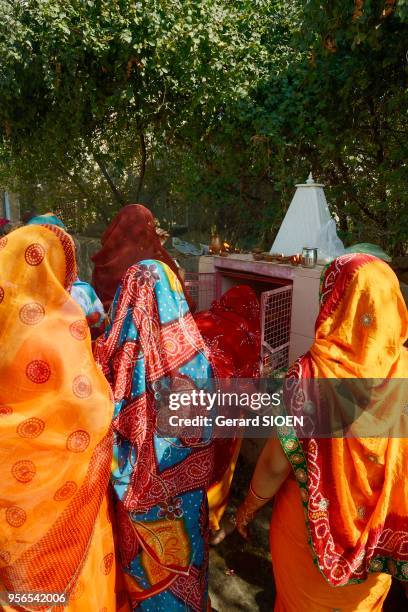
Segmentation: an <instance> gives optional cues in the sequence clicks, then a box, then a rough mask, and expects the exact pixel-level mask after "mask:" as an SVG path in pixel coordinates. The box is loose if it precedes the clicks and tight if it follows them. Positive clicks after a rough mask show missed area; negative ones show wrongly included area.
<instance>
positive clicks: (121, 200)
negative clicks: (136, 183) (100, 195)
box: [94, 154, 125, 206]
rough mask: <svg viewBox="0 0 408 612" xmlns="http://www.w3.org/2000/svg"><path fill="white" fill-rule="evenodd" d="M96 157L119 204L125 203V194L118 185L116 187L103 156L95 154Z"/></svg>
mask: <svg viewBox="0 0 408 612" xmlns="http://www.w3.org/2000/svg"><path fill="white" fill-rule="evenodd" d="M94 159H95V161H96V163H97V164H98V166H99V169H100V171H101V172H102V175H103V177H104V178H105V180H106V182H107V183H108V185H109V187H110V190H111V191H112V193H113V195H114V197H115V200H116V202H117V203H118V204H120V205H121V206H124V205H125V197H124V195H123V193H122V192H121V191H120V189H119V188H118V187H116V185H115V183H114V182H113V180H112V178H111V176H110V175H109V172H108V170H107V168H106V166H105V163H104V161H103V159H102V158H100V157H99V156H98V155H95V154H94Z"/></svg>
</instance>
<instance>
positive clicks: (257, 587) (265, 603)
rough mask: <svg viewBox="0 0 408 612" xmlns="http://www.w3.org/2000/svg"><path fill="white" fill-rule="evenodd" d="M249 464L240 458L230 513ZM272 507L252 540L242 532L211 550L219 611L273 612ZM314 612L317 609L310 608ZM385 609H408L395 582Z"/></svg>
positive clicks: (214, 600) (213, 591)
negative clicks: (270, 546) (270, 536)
mask: <svg viewBox="0 0 408 612" xmlns="http://www.w3.org/2000/svg"><path fill="white" fill-rule="evenodd" d="M250 471H251V469H250V468H249V469H248V466H246V465H245V464H244V462H243V461H241V460H240V461H239V463H238V466H237V470H236V477H235V479H234V485H233V490H232V495H231V504H230V509H229V511H230V512H234V511H235V509H236V507H237V505H238V504H239V502H240V500H241V499H242V498H243V495H244V492H245V490H246V486H247V483H248V482H249V478H250ZM270 515H271V507H265V508H264V509H262V511H261V512H260V513H259V514H258V515H257V517H256V520H255V521H254V523H253V525H252V537H251V539H250V543H247V542H245V541H244V540H243V539H242V538H241V537H240V536H239V534H238V533H236V532H234V533H233V534H231V535H230V536H228V537H227V538H226V539H225V540H224V542H222V543H221V544H220V545H219V546H217V547H213V548H211V550H210V598H211V606H212V609H213V610H214V611H217V612H235V611H236V612H272V610H273V605H274V598H275V588H274V582H273V573H272V565H271V561H270V556H269V546H268V530H269V521H270ZM310 612H313V610H310ZM384 612H408V599H407V598H406V597H405V593H404V589H403V587H402V586H401V583H399V582H398V581H395V583H393V586H392V588H391V591H390V593H389V595H388V598H387V601H386V604H385V606H384Z"/></svg>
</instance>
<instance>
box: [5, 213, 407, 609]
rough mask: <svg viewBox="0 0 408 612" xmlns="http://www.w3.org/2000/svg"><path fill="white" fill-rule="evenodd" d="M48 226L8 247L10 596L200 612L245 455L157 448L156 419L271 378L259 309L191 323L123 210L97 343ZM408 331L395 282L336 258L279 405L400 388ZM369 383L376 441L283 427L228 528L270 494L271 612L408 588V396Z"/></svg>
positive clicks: (152, 232) (232, 294)
mask: <svg viewBox="0 0 408 612" xmlns="http://www.w3.org/2000/svg"><path fill="white" fill-rule="evenodd" d="M51 217H52V216H48V217H42V218H39V219H37V220H36V221H33V222H31V223H30V224H28V225H26V226H24V227H20V228H18V229H16V230H14V231H12V232H11V233H9V234H8V235H7V236H5V237H3V238H2V239H1V240H0V341H1V347H2V352H1V356H0V422H1V426H2V429H1V443H0V456H1V465H2V479H1V481H0V516H1V523H0V525H1V526H0V592H1V591H4V592H7V593H33V592H39V593H59V594H61V595H63V596H64V597H66V600H67V603H66V604H65V608H64V609H67V610H70V611H71V610H72V611H77V610H78V611H88V610H89V611H92V612H93V611H95V612H111V611H114V610H118V611H119V612H120V611H123V612H127V611H133V610H139V609H140V610H146V611H161V610H162V611H163V612H170V611H177V610H180V611H181V610H192V611H197V612H200V611H205V610H207V609H209V607H210V605H209V600H208V584H207V581H208V544H209V538H210V533H211V530H213V532H214V534H213V535H215V536H216V534H217V530H219V529H220V522H221V517H222V515H223V512H224V510H225V506H226V503H227V499H228V492H229V487H230V484H231V479H232V475H233V470H234V466H235V463H236V459H237V456H238V453H239V446H240V442H239V441H238V440H228V441H225V440H212V438H211V432H205V431H204V432H202V434H201V435H200V436H196V437H194V438H192V437H185V436H184V434H183V433H178V434H175V437H172V438H168V437H162V436H160V435H159V434H158V432H157V427H156V426H157V418H158V414H159V413H160V409H161V408H162V407H163V406H166V405H167V403H168V398H169V395H170V393H173V392H177V391H180V390H188V389H201V388H210V387H211V385H212V383H213V381H214V380H216V379H219V378H223V379H228V378H236V377H245V378H253V377H257V376H259V355H260V328H259V325H260V324H259V321H260V313H259V303H258V300H257V297H256V295H255V294H254V292H253V291H252V290H251V289H250V288H248V287H235V288H233V289H231V290H230V291H229V292H227V294H225V295H224V296H222V298H221V299H220V300H218V301H217V302H215V303H213V305H212V306H211V308H210V310H209V311H206V312H201V313H194V304H193V302H192V300H191V298H190V297H189V296H188V293H187V291H186V289H185V286H184V283H183V279H182V278H181V276H180V273H179V270H178V268H177V266H176V265H175V263H174V262H173V260H172V259H171V257H170V256H169V255H168V253H167V252H166V251H165V250H164V248H163V246H162V244H161V241H160V237H159V235H158V233H157V231H156V225H155V221H154V218H153V216H152V215H151V213H150V212H149V211H148V210H147V209H146V208H144V207H143V206H141V205H129V206H126V207H125V208H123V209H122V211H121V212H120V213H119V214H118V215H117V216H116V217H115V219H114V220H113V221H112V222H111V224H110V225H109V227H108V229H107V230H106V232H105V234H104V235H103V237H102V246H101V250H100V251H99V252H98V253H97V254H96V255H95V256H94V258H93V260H94V265H95V267H94V275H93V286H94V289H95V290H96V293H97V294H98V296H99V298H100V299H101V301H102V303H103V306H104V308H105V311H106V312H109V317H108V322H107V326H106V329H105V331H104V332H103V334H102V335H101V336H99V337H98V339H97V340H96V342H94V344H92V342H91V335H90V329H89V325H88V322H89V318H88V320H87V316H86V312H85V309H84V307H83V304H81V303H80V300H76V299H75V292H73V291H72V287H73V285H74V283H75V282H78V279H77V267H76V256H75V245H74V242H73V240H72V238H71V237H70V236H69V234H68V233H67V232H66V231H65V229H64V228H63V226H61V224H60V223H57V222H53V219H52V218H51ZM407 335H408V315H407V310H406V306H405V303H404V301H403V298H402V296H401V293H400V290H399V285H398V281H397V279H396V277H395V275H394V274H393V272H392V270H391V269H390V268H389V267H388V266H387V265H386V264H385V263H383V262H381V261H380V260H378V259H376V258H374V257H371V256H368V255H347V256H343V257H341V258H338V259H337V260H335V261H334V262H333V263H332V264H331V265H330V266H329V267H328V269H327V270H326V271H325V274H324V278H323V281H322V306H321V311H320V314H319V317H318V319H317V322H316V339H315V342H314V344H313V346H312V347H311V349H310V351H309V352H308V353H307V354H306V355H305V356H304V357H302V358H301V359H300V360H298V361H297V362H296V363H295V364H294V366H293V367H292V368H291V369H290V371H289V372H288V375H287V378H286V382H285V387H284V396H285V406H286V409H287V411H288V412H291V411H292V412H296V411H297V410H299V397H302V396H303V399H305V395H307V388H306V387H305V384H306V383H305V381H306V380H308V379H311V378H343V379H350V389H351V391H350V392H351V393H353V392H354V391H355V380H356V379H360V380H362V379H371V381H373V379H391V378H395V379H405V378H407V376H408V356H407V351H406V349H405V348H404V346H403V345H404V342H405V341H406V338H407ZM353 385H354V386H353ZM372 386H373V382H371V392H370V398H371V401H372V402H374V409H375V410H376V414H377V415H380V421H381V422H382V423H383V424H384V430H383V431H381V437H364V436H363V435H360V436H357V435H356V434H354V435H351V434H350V435H346V436H343V437H340V438H336V439H329V438H324V439H319V438H318V437H316V436H315V437H313V436H308V437H305V438H302V437H297V435H296V432H294V431H293V430H288V429H282V430H281V431H280V432H279V438H277V439H273V440H270V441H268V442H267V443H266V445H265V447H264V450H263V452H262V454H261V456H260V458H259V461H258V464H257V466H256V469H255V472H254V475H253V478H252V481H251V485H250V487H249V491H248V494H247V496H246V498H245V500H244V502H243V504H242V505H241V507H240V508H239V509H238V512H237V515H236V526H237V528H238V530H239V532H240V533H241V534H242V535H243V536H244V537H248V524H249V523H250V521H251V520H252V518H253V517H254V516H255V513H256V511H257V510H258V509H259V508H261V507H262V506H263V505H264V504H265V503H267V502H268V501H269V500H270V499H272V498H273V497H275V498H276V500H275V507H274V510H273V518H272V523H271V556H272V562H273V571H274V575H275V582H276V586H277V599H276V604H275V609H276V610H279V611H281V610H282V611H286V612H292V611H293V612H295V611H296V612H299V611H302V610H311V611H312V612H319V611H320V610H322V611H323V610H336V609H337V610H342V611H343V612H344V611H346V610H348V611H350V612H351V611H354V610H373V611H375V610H381V609H382V603H383V601H384V599H385V597H386V595H387V592H388V589H389V588H390V580H391V578H390V576H395V577H396V578H398V579H400V580H408V484H407V482H408V481H407V479H406V473H407V467H406V466H407V465H408V442H407V439H408V432H407V435H406V436H405V429H406V423H405V420H407V415H406V401H407V397H406V394H405V395H404V386H403V384H401V385H399V386H393V387H392V390H389V389H388V388H384V384H383V386H381V385H380V383H379V388H377V387H376V388H375V389H374V391H375V392H374V393H373V392H372V391H373V389H372ZM358 392H359V393H360V394H361V386H360V387H359V388H358ZM356 393H357V390H356ZM364 406H365V405H364ZM314 408H315V410H316V413H317V417H318V416H319V414H320V413H323V412H324V411H327V405H326V404H324V403H323V402H319V401H318V398H314ZM339 409H340V408H339V407H338V406H336V401H335V400H333V405H332V406H331V407H330V410H331V413H333V414H335V413H336V410H339ZM404 409H405V412H404ZM362 412H363V413H364V409H363V410H362ZM404 419H405V420H404ZM177 436H179V437H177ZM183 436H184V437H183ZM49 607H50V604H49V603H48V604H43V608H42V609H48V608H49ZM2 609H4V610H5V611H6V612H7V611H9V610H14V609H17V610H21V609H34V608H31V607H30V605H29V604H28V603H26V604H21V603H20V604H18V605H15V604H13V603H12V602H11V601H10V602H9V603H5V604H4V605H3V608H2ZM35 609H39V608H38V607H36V608H35ZM40 609H41V608H40ZM54 609H56V610H58V609H61V610H62V609H63V607H62V603H61V604H59V606H58V604H55V608H54Z"/></svg>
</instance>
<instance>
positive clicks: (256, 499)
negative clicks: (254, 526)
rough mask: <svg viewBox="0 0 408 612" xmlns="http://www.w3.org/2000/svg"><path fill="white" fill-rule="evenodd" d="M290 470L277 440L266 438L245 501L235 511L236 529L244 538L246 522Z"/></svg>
mask: <svg viewBox="0 0 408 612" xmlns="http://www.w3.org/2000/svg"><path fill="white" fill-rule="evenodd" d="M290 470H291V466H290V463H289V461H288V460H287V458H286V455H285V453H284V451H283V449H282V446H281V444H280V442H279V440H278V439H277V438H272V439H271V440H268V442H267V443H266V444H265V446H264V448H263V450H262V452H261V454H260V456H259V459H258V462H257V464H256V467H255V471H254V473H253V476H252V481H251V484H250V485H249V491H248V493H247V496H246V498H245V501H244V502H243V503H242V504H241V506H240V507H239V508H238V512H237V529H238V531H239V533H240V534H241V535H242V536H243V537H244V538H247V537H248V531H247V526H248V523H250V522H251V521H252V519H253V518H254V516H255V513H256V512H257V511H258V510H259V509H260V508H262V506H264V505H265V504H266V503H267V502H268V501H269V500H270V499H272V497H274V495H276V493H277V492H278V491H279V489H280V487H281V485H282V484H283V483H284V482H285V480H286V478H287V477H288V476H289V473H290Z"/></svg>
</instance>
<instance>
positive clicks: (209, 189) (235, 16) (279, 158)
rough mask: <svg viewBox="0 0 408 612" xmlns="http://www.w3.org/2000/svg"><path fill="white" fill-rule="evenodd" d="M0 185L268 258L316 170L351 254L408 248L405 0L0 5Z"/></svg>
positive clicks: (81, 220)
mask: <svg viewBox="0 0 408 612" xmlns="http://www.w3.org/2000/svg"><path fill="white" fill-rule="evenodd" d="M0 10H1V12H2V14H3V15H4V19H3V20H2V25H1V26H0V57H1V63H0V130H1V144H0V186H2V187H3V188H7V189H9V190H17V191H18V192H19V193H20V194H21V199H22V201H23V203H24V204H25V205H26V206H27V207H28V206H30V205H32V204H33V203H35V204H37V205H38V206H40V207H42V208H44V209H46V208H49V207H53V208H56V207H64V206H71V209H70V210H71V211H73V212H72V215H71V216H72V222H73V223H75V224H76V225H81V224H85V223H88V222H89V221H90V220H91V219H92V218H100V219H102V220H106V219H107V218H109V217H111V216H112V214H113V212H114V211H115V210H117V208H119V207H120V206H121V205H122V204H123V203H124V202H126V201H144V202H147V203H148V204H150V205H151V206H152V208H153V209H154V211H155V212H156V213H157V214H158V216H159V217H161V218H162V220H164V221H167V222H170V221H171V220H176V221H178V222H179V223H180V222H185V221H186V220H187V222H188V224H189V226H190V227H191V228H193V229H194V230H196V236H197V237H198V236H199V233H200V232H201V234H202V235H203V236H205V235H208V232H209V230H210V227H211V226H212V225H214V224H216V225H218V227H219V229H220V230H221V231H222V232H223V234H224V235H225V236H226V237H227V239H231V240H233V241H235V242H237V241H238V242H240V243H241V245H242V246H251V245H254V244H255V243H257V242H258V243H259V242H263V243H264V244H265V246H267V245H269V244H270V243H271V240H272V238H273V235H274V233H275V232H276V229H277V228H278V226H279V224H280V222H281V220H282V217H283V214H284V212H285V209H286V207H287V205H288V204H289V202H290V199H291V197H292V195H293V189H294V188H293V185H294V183H295V182H299V181H303V180H304V179H305V178H306V176H307V174H308V172H309V171H310V169H313V173H314V175H315V176H316V177H318V178H319V180H322V181H323V182H324V183H325V184H326V186H327V187H326V195H327V197H328V200H329V203H330V205H331V208H332V211H333V212H334V213H335V214H336V215H337V218H338V221H339V223H338V226H339V229H340V232H341V235H342V237H343V238H344V240H345V241H346V242H347V243H350V242H353V241H354V242H355V241H373V242H377V243H379V244H382V245H383V246H384V247H385V248H386V249H387V250H388V251H389V252H392V253H394V254H398V253H399V254H400V253H402V252H403V251H404V248H406V243H407V234H408V219H407V210H408V203H407V199H408V196H407V183H408V181H407V178H408V169H407V165H406V159H407V146H408V145H407V142H408V140H407V90H406V77H407V57H406V53H407V50H406V38H407V36H406V34H407V25H406V24H407V20H408V2H407V1H406V0H400V1H399V2H398V3H396V2H395V1H393V0H354V1H352V0H335V1H334V2H333V1H329V0H308V1H306V0H304V1H301V0H295V1H293V2H283V1H282V0H255V1H254V0H252V1H251V0H234V1H223V2H222V1H220V0H203V1H200V2H197V1H194V0H149V2H131V1H128V0H116V1H112V0H84V1H80V0H70V1H69V2H64V1H62V0H26V1H23V0H21V1H11V0H10V1H7V0H0Z"/></svg>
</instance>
